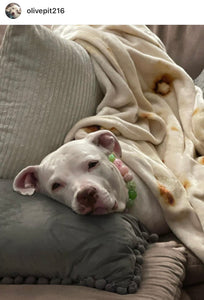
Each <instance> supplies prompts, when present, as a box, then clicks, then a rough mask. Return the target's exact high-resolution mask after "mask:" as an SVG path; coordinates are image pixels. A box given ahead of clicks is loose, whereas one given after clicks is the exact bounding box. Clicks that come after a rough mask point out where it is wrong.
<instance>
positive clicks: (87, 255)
mask: <svg viewBox="0 0 204 300" xmlns="http://www.w3.org/2000/svg"><path fill="white" fill-rule="evenodd" d="M0 191H1V196H0V261H1V265H0V278H1V283H50V282H51V283H62V284H63V283H64V284H66V283H74V284H80V285H86V286H92V287H96V288H99V289H105V290H108V291H112V292H117V293H120V294H126V293H134V292H136V290H137V288H138V285H139V284H140V281H141V269H142V262H143V254H144V252H145V249H146V248H147V246H148V244H149V243H150V242H152V241H155V240H157V235H155V234H153V235H149V234H148V233H147V231H146V230H145V228H144V227H143V226H142V225H141V224H140V223H139V222H138V221H137V220H136V219H135V218H133V217H132V216H130V215H127V214H120V213H116V214H110V215H104V216H82V215H77V214H75V213H74V212H72V211H71V210H70V209H69V208H67V207H65V206H64V205H62V204H60V203H58V202H55V201H53V200H50V199H49V198H47V197H45V196H42V195H34V196H32V197H23V196H21V195H19V194H16V193H14V192H13V191H12V182H11V181H9V180H8V181H6V180H0Z"/></svg>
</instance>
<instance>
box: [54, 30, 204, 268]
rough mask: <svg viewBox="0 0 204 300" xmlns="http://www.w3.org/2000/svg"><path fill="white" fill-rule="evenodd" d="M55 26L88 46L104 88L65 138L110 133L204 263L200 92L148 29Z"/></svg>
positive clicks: (203, 112) (172, 225) (180, 235)
mask: <svg viewBox="0 0 204 300" xmlns="http://www.w3.org/2000/svg"><path fill="white" fill-rule="evenodd" d="M53 31H54V32H55V33H57V34H58V35H59V36H61V37H62V38H64V39H65V40H67V41H68V40H73V41H75V42H77V43H78V44H80V45H81V46H83V47H84V49H86V50H87V52H88V53H89V55H90V57H91V58H92V61H93V64H94V68H95V72H96V75H97V78H98V81H99V83H100V85H101V89H102V91H103V92H104V98H103V100H102V101H101V103H100V104H99V106H98V108H97V115H96V116H93V117H89V118H85V119H83V120H81V121H79V122H78V123H77V124H76V125H75V126H74V127H73V128H72V129H71V130H70V131H69V133H68V135H67V137H66V139H65V142H68V141H69V140H71V139H73V138H76V139H78V138H82V137H84V136H85V135H86V134H87V131H86V128H87V127H88V126H92V128H93V126H97V125H98V126H101V127H102V128H106V129H109V130H113V131H114V132H115V133H116V134H117V135H118V139H119V140H120V144H121V147H122V151H123V155H122V159H123V161H124V162H125V163H126V164H127V165H128V166H130V167H131V168H132V169H133V171H134V172H135V173H136V174H137V175H138V176H140V177H141V179H142V180H143V182H144V183H145V184H146V187H147V189H150V190H151V192H152V194H153V195H154V197H156V198H157V199H158V201H159V203H160V205H161V207H162V209H163V213H164V217H165V219H166V221H167V223H168V225H169V227H170V228H171V230H172V231H173V232H174V234H175V235H176V236H177V237H178V238H179V239H180V240H181V241H182V242H183V243H184V244H185V245H186V246H187V247H188V248H190V249H191V250H192V251H193V252H194V253H195V254H196V255H197V256H198V257H199V258H200V259H201V260H202V261H203V262H204V189H203V178H204V139H203V137H204V131H203V130H204V101H203V96H202V91H201V90H200V89H199V88H198V87H195V86H194V83H193V81H192V79H191V78H190V77H189V76H188V75H187V73H186V72H185V71H184V70H183V69H182V68H181V67H179V66H178V65H176V63H175V62H174V61H173V60H172V59H171V58H170V57H169V56H168V54H167V53H166V51H165V47H164V45H163V43H162V42H161V41H160V40H159V38H158V37H157V36H156V35H154V34H153V33H152V32H151V31H150V30H149V29H148V28H147V27H145V26H129V25H104V26H86V25H82V26H65V25H62V26H54V27H53ZM138 197H139V195H138ZM150 209H151V208H150ZM155 217H156V216H152V218H155Z"/></svg>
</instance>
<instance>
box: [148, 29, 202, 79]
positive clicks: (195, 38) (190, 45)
mask: <svg viewBox="0 0 204 300" xmlns="http://www.w3.org/2000/svg"><path fill="white" fill-rule="evenodd" d="M148 27H149V28H150V29H151V30H152V31H153V32H154V33H155V34H156V35H157V36H158V37H159V38H160V39H161V40H162V42H163V43H164V45H165V47H166V49H167V53H168V55H169V56H170V57H171V58H172V59H173V60H174V61H175V62H176V63H177V64H178V65H179V66H181V67H182V68H184V70H185V71H186V72H187V73H188V74H189V75H190V76H191V77H192V78H193V79H195V78H196V77H197V76H198V75H199V74H200V72H201V71H202V69H203V68H204V59H203V53H204V43H203V40H204V25H148Z"/></svg>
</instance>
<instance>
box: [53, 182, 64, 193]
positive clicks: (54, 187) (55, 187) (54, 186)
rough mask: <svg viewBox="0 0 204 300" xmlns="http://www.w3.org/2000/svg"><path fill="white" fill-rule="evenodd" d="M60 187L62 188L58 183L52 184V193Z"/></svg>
mask: <svg viewBox="0 0 204 300" xmlns="http://www.w3.org/2000/svg"><path fill="white" fill-rule="evenodd" d="M60 187H62V185H61V184H60V183H58V182H54V183H53V184H52V191H56V190H58V189H59V188H60Z"/></svg>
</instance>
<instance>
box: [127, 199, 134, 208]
mask: <svg viewBox="0 0 204 300" xmlns="http://www.w3.org/2000/svg"><path fill="white" fill-rule="evenodd" d="M133 204H134V200H132V199H129V200H128V202H127V204H126V207H127V208H130V207H132V206H133Z"/></svg>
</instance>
